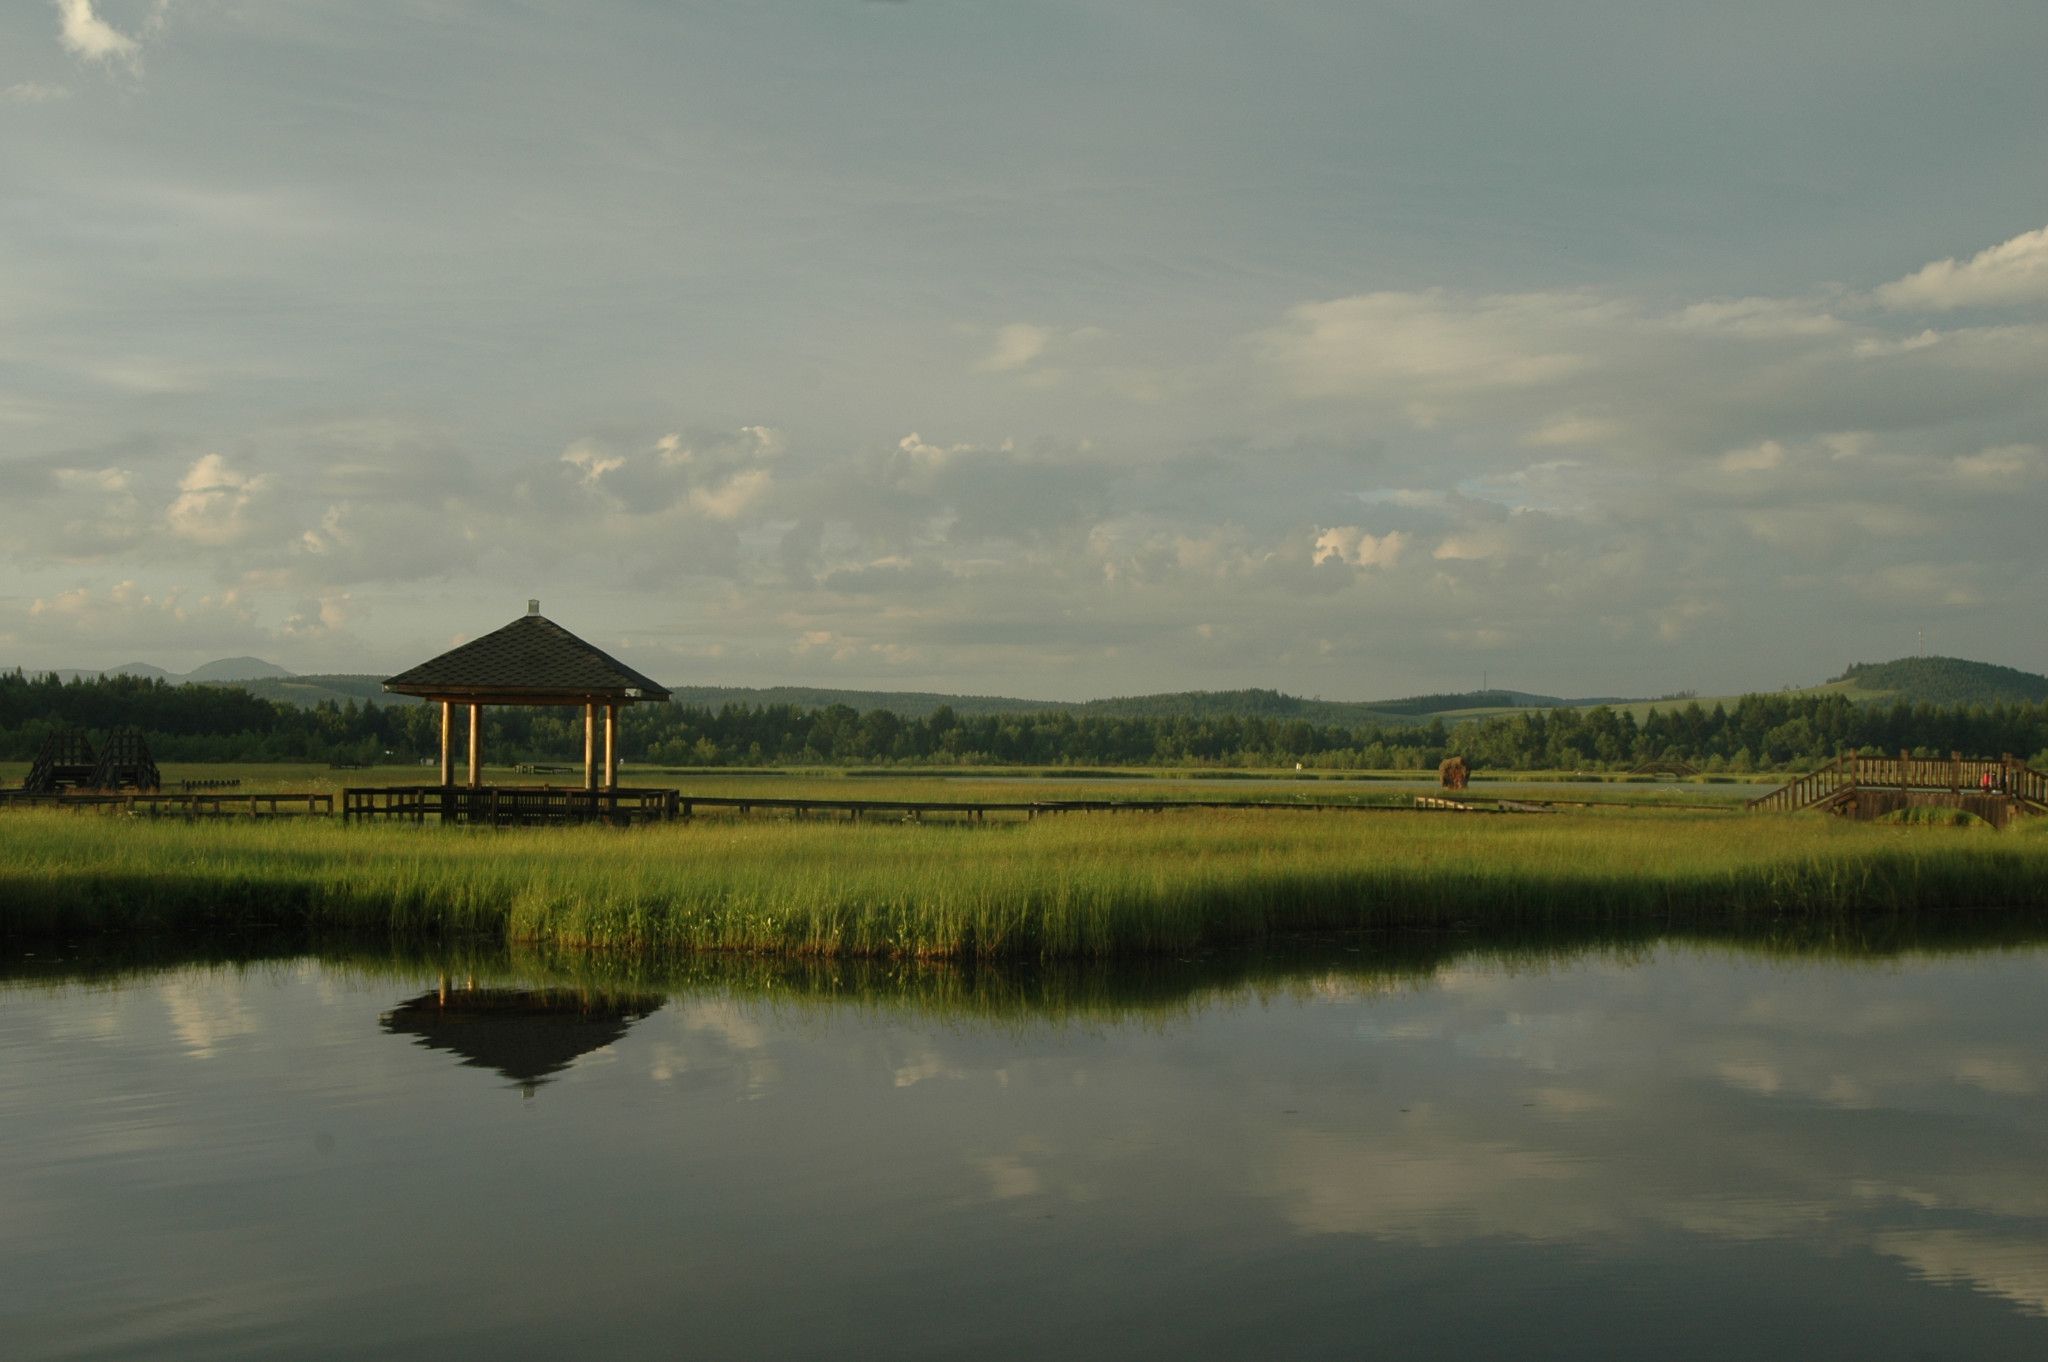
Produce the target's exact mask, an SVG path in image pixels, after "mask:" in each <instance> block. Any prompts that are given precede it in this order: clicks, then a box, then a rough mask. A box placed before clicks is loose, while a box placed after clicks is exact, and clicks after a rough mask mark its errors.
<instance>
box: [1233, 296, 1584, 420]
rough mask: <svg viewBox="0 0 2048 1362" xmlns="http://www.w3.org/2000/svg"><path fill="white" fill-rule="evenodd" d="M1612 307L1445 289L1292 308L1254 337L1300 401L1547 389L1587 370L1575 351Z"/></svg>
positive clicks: (1567, 299) (1579, 300) (1576, 299)
mask: <svg viewBox="0 0 2048 1362" xmlns="http://www.w3.org/2000/svg"><path fill="white" fill-rule="evenodd" d="M1617 312H1618V308H1617V305H1616V304H1614V303H1612V302H1610V301H1607V300H1604V299H1601V298H1599V297H1596V296H1594V295H1591V294H1582V293H1524V294H1501V295H1478V296H1472V295H1465V294H1458V293H1453V292H1451V291H1449V290H1446V289H1429V290H1425V291H1422V292H1411V293H1400V292H1388V293H1367V294H1360V295H1358V296H1355V297H1350V298H1337V299H1333V300H1331V301H1329V302H1321V303H1302V304H1300V305H1298V306H1296V307H1293V308H1291V309H1289V310H1288V313H1287V317H1286V321H1285V322H1284V323H1283V324H1282V325H1281V326H1278V327H1275V328H1273V329H1271V330H1269V331H1265V332H1262V333H1260V334H1259V335H1258V336H1256V337H1254V341H1255V344H1256V346H1257V348H1258V350H1259V352H1260V353H1261V354H1262V355H1263V357H1264V358H1265V359H1266V361H1267V362H1268V363H1269V364H1271V365H1272V366H1273V367H1274V368H1275V369H1276V370H1277V371H1278V372H1279V373H1280V375H1281V376H1282V378H1283V380H1284V381H1285V382H1286V383H1287V384H1288V386H1289V387H1290V388H1291V389H1292V390H1293V391H1294V392H1295V393H1296V394H1297V395H1300V396H1304V397H1332V396H1343V395H1346V394H1352V393H1357V392H1360V391H1366V390H1372V389H1378V388H1385V387H1395V386H1398V387H1401V388H1403V389H1405V390H1412V389H1414V388H1416V387H1420V388H1421V389H1423V390H1425V391H1441V392H1445V393H1458V392H1462V391H1468V390H1475V389H1477V390H1484V389H1490V388H1518V387H1534V386H1540V385H1544V384H1549V383H1555V382H1557V381H1558V380H1560V379H1563V378H1565V377H1567V376H1569V375H1571V374H1574V373H1577V372H1579V371H1580V370H1582V369H1584V368H1586V367H1587V366H1588V365H1590V364H1591V363H1592V362H1593V360H1592V358H1591V357H1590V356H1589V355H1587V354H1586V353H1584V352H1583V351H1582V350H1581V349H1580V348H1579V346H1578V345H1577V344H1576V342H1577V340H1578V339H1579V338H1580V337H1581V336H1582V335H1583V334H1584V333H1586V332H1588V331H1590V330H1593V329H1598V328H1603V327H1606V326H1608V325H1611V324H1612V323H1613V321H1614V320H1615V319H1616V316H1617Z"/></svg>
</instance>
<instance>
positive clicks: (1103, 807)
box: [341, 785, 1549, 827]
mask: <svg viewBox="0 0 2048 1362" xmlns="http://www.w3.org/2000/svg"><path fill="white" fill-rule="evenodd" d="M1174 809H1239V810H1259V811H1268V810H1271V811H1280V810H1284V811H1288V812H1294V813H1416V812H1431V811H1438V810H1446V809H1449V810H1456V811H1467V810H1469V811H1473V812H1485V813H1498V812H1518V813H1535V812H1549V810H1548V809H1547V808H1543V807H1541V806H1538V805H1530V804H1514V803H1512V802H1510V801H1501V802H1500V804H1499V805H1498V806H1497V807H1485V806H1475V805H1471V804H1465V803H1460V802H1457V801H1451V800H1443V799H1436V798H1432V797H1429V796H1418V797H1417V798H1416V799H1415V802H1414V803H1413V804H1338V803H1311V802H1304V801H1287V800H1275V799H1032V800H990V799H965V800H934V799H834V798H830V797H819V796H815V795H796V796H790V795H699V794H690V793H688V792H686V791H681V790H673V789H666V788H653V789H614V790H584V789H578V788H573V787H563V786H502V785H501V786H480V787H474V788H472V787H469V786H462V785H394V786H370V787H365V788H360V789H349V790H344V791H342V796H341V816H342V819H343V821H345V822H357V821H366V822H367V821H371V820H379V819H390V820H396V821H399V822H410V823H425V822H430V821H431V822H436V823H471V824H479V825H483V826H491V827H541V826H553V825H558V824H571V823H610V824H613V825H616V826H627V825H631V824H639V823H666V822H670V821H678V820H684V819H691V818H696V817H699V816H701V815H706V814H709V815H714V816H725V817H740V816H748V815H769V816H774V815H784V816H787V817H791V818H809V817H816V816H825V817H833V818H842V819H845V820H846V821H849V822H856V823H857V822H860V821H862V820H864V819H875V818H887V819H894V820H900V821H905V822H923V821H925V820H926V819H927V818H931V819H950V820H954V821H961V822H970V823H980V822H986V821H988V820H989V819H990V818H991V817H998V818H1010V819H1025V820H1028V819H1033V818H1039V817H1045V816H1050V815H1053V814H1067V813H1165V812H1168V811H1169V810H1174Z"/></svg>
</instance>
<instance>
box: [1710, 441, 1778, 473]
mask: <svg viewBox="0 0 2048 1362" xmlns="http://www.w3.org/2000/svg"><path fill="white" fill-rule="evenodd" d="M1716 462H1717V463H1718V464H1719V466H1720V469H1721V471H1722V472H1723V473H1734V474H1737V475H1741V474H1744V473H1768V472H1771V471H1772V470H1773V469H1776V468H1781V467H1783V466H1784V463H1785V446H1784V445H1782V444H1780V443H1778V442H1777V441H1776V440H1764V441H1762V442H1761V443H1758V444H1754V445H1751V446H1750V447H1749V448H1747V449H1731V450H1729V451H1728V452H1727V453H1726V454H1723V455H1722V456H1721V457H1720V458H1719V459H1718V460H1717V461H1716Z"/></svg>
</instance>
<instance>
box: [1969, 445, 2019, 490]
mask: <svg viewBox="0 0 2048 1362" xmlns="http://www.w3.org/2000/svg"><path fill="white" fill-rule="evenodd" d="M1948 466H1949V472H1950V474H1951V475H1952V476H1953V477H1954V478H1955V479H1956V480H1957V481H1958V482H1961V483H1963V484H1964V485H1966V486H1970V487H1980V488H1990V489H1998V488H2009V487H2018V486H2020V485H2022V484H2024V483H2025V482H2027V481H2028V480H2029V479H2031V478H2033V477H2036V476H2037V475H2039V473H2040V472H2041V469H2042V459H2041V449H2040V446H2038V445H2001V446H1999V447H1997V448H1995V449H1986V450H1981V451H1979V452H1978V453H1975V454H1958V455H1956V456H1955V457H1954V458H1952V459H1950V460H1949V464H1948Z"/></svg>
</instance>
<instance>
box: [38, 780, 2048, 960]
mask: <svg viewBox="0 0 2048 1362" xmlns="http://www.w3.org/2000/svg"><path fill="white" fill-rule="evenodd" d="M0 838H4V849H0V934H5V935H7V936H11V937H17V938H26V937H35V938H44V939H48V938H67V937H71V938H76V937H85V936H90V935H93V934H97V933H123V934H134V933H147V932H178V931H194V930H210V929H220V928H232V929H247V928H252V927H265V926H274V927H286V928H292V929H301V930H309V931H333V932H363V931H370V932H380V933H388V934H392V935H396V936H400V937H450V936H474V937H480V938H487V939H492V940H499V941H506V942H518V943H531V944H534V945H537V946H544V947H553V948H572V949H578V950H587V949H593V948H596V949H616V950H624V951H639V952H650V951H651V952H656V953H661V952H675V953H682V952H696V951H739V952H761V953H771V954H787V955H806V956H853V957H924V958H956V959H999V958H1010V959H1018V958H1024V959H1034V958H1035V959H1087V958H1098V959H1100V958H1109V957H1115V956H1125V955H1144V954H1156V953H1174V952H1186V951H1190V950H1197V949H1201V948H1204V947H1212V946H1222V945H1238V944H1243V943H1246V942H1259V941H1262V940H1266V939H1268V938H1271V937H1274V936H1277V935H1282V934H1287V933H1299V932H1331V931H1354V930H1360V929H1372V928H1402V929H1412V928H1439V929H1441V928H1454V929H1467V928H1485V929H1489V930H1501V929H1508V928H1515V929H1546V928H1559V927H1572V926H1579V927H1583V926H1595V925H1597V926H1625V927H1632V928H1655V929H1676V928H1689V927H1697V926H1712V925H1724V924H1725V925H1741V926H1745V927H1750V928H1757V929H1768V928H1769V927H1770V926H1771V925H1772V924H1774V923H1782V922H1785V921H1798V922H1801V923H1803V924H1807V925H1808V926H1811V924H1814V923H1822V924H1825V923H1829V922H1840V923H1860V924H1865V925H1867V924H1868V923H1870V922H1872V921H1874V920H1882V919H1885V918H1887V917H1894V916H1900V915H1910V914H1917V913H1929V912H1941V911H1952V910H1953V911H1960V910H1969V909H1980V908H2008V909H2010V908H2027V907H2035V906H2040V905H2043V904H2044V903H2048V835H2042V830H2039V829H2028V830H2023V831H2019V832H2012V833H2005V834H1994V833H1991V832H1989V831H1985V830H1976V829H1952V828H1926V827H1884V826H1876V825H1859V824H1853V823H1844V822H1838V821H1835V820H1831V819H1828V818H1825V817H1821V816H1817V815H1816V816H1795V817H1782V816H1777V817H1773V816H1762V815H1753V816H1733V815H1728V814H1687V813H1678V812H1669V811H1642V812H1636V811H1625V810H1602V811H1595V812H1588V813H1581V814H1574V815H1556V816H1549V817H1514V816H1508V817H1498V818H1492V817H1477V816H1469V815H1467V816H1459V815H1441V814H1436V815H1432V814H1415V813H1381V814H1375V813H1359V814H1344V815H1331V816H1317V815H1307V814H1300V813H1256V812H1253V813H1238V812H1222V811H1211V810H1199V811H1197V810H1187V811H1176V812H1171V813H1164V814H1092V815H1063V816H1061V817H1058V818H1049V819H1040V820H1037V821H1035V822H1030V823H1023V822H1017V823H1007V824H989V825H985V826H961V825H952V826H935V825H930V824H927V825H923V826H912V825H904V824H882V825H877V824H874V823H862V824H857V825H855V824H847V823H843V822H838V823H828V822H793V821H786V820H739V819H706V820H700V821H698V822H695V823H691V824H678V825H669V826H663V827H652V828H637V829H632V830H613V829H603V828H559V829H529V830H503V831H499V830H489V829H457V828H447V829H444V828H438V827H432V826H427V827H412V826H407V825H368V826H354V827H346V826H342V825H340V824H338V823H334V822H329V821H325V820H308V821H303V822H301V821H279V822H274V823H240V822H235V821H232V820H224V821H220V822H196V823H183V822H174V821H169V820H162V821H158V820H150V819H142V818H136V819H127V818H121V817H118V816H109V815H101V814H81V813H69V812H55V811H18V812H11V813H8V814H6V815H5V816H4V817H0Z"/></svg>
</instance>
